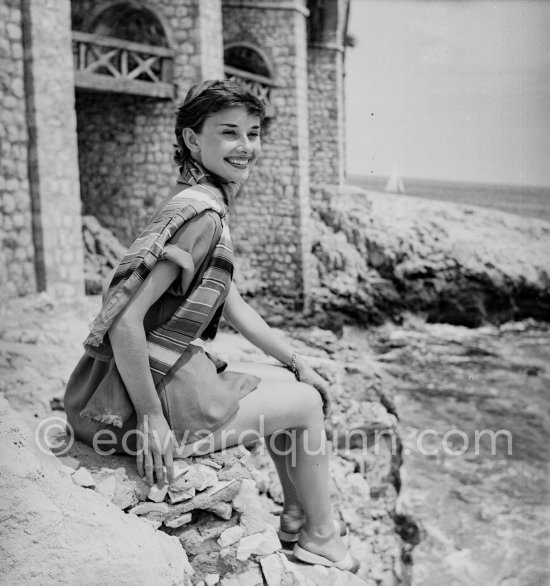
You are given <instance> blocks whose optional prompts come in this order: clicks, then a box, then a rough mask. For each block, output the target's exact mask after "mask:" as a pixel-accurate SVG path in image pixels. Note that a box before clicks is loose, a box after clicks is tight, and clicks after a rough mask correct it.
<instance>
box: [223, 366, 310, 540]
mask: <svg viewBox="0 0 550 586" xmlns="http://www.w3.org/2000/svg"><path fill="white" fill-rule="evenodd" d="M227 370H229V371H232V372H247V373H249V374H254V375H256V376H259V377H260V378H261V379H262V380H263V381H269V382H273V383H280V384H286V383H292V382H296V378H295V376H294V374H292V373H291V372H290V371H289V370H287V369H286V368H284V367H281V366H271V365H266V364H254V363H251V362H241V363H233V364H230V365H229V366H228V368H227ZM265 447H266V449H267V451H268V452H269V455H270V456H271V459H272V460H273V463H274V465H275V469H276V470H277V475H278V477H279V480H280V482H281V488H282V489H283V498H284V505H283V511H282V513H281V519H282V524H283V526H284V529H285V530H287V531H291V532H294V531H298V530H299V529H300V528H301V527H302V525H303V520H304V519H303V517H304V510H303V508H302V504H301V503H300V497H299V495H298V492H297V490H296V487H295V486H294V482H293V481H292V479H291V477H290V475H289V473H288V470H287V460H289V461H290V459H291V455H290V449H291V445H290V438H289V436H288V434H287V433H284V432H283V433H274V434H273V435H270V436H268V437H266V438H265ZM289 463H290V462H289Z"/></svg>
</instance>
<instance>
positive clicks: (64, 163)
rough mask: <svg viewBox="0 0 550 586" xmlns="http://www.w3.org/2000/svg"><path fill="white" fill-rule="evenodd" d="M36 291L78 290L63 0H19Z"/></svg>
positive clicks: (70, 82)
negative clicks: (21, 24)
mask: <svg viewBox="0 0 550 586" xmlns="http://www.w3.org/2000/svg"><path fill="white" fill-rule="evenodd" d="M22 8H23V12H22V14H23V20H22V22H23V45H24V60H25V68H26V69H25V101H26V105H27V124H28V132H29V143H28V144H29V160H30V165H29V168H28V177H29V190H30V195H31V202H32V209H33V237H34V244H35V251H36V252H35V267H36V276H37V288H38V289H39V290H45V289H47V290H48V291H50V292H51V293H52V294H54V295H60V296H74V295H78V294H83V293H84V280H83V260H84V255H83V246H82V223H81V215H80V195H79V179H78V162H77V144H76V116H75V104H74V75H73V62H72V49H71V26H70V2H69V0H23V1H22Z"/></svg>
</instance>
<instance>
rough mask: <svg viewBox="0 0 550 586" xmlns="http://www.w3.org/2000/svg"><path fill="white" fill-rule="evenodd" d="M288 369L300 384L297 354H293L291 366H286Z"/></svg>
mask: <svg viewBox="0 0 550 586" xmlns="http://www.w3.org/2000/svg"><path fill="white" fill-rule="evenodd" d="M286 367H287V368H288V370H290V372H292V374H293V375H294V376H295V377H296V380H297V381H298V382H299V381H300V372H299V370H298V367H297V366H296V352H293V353H292V360H291V362H290V364H287V365H286Z"/></svg>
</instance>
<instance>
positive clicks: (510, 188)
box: [346, 174, 550, 221]
mask: <svg viewBox="0 0 550 586" xmlns="http://www.w3.org/2000/svg"><path fill="white" fill-rule="evenodd" d="M387 181H388V178H387V177H383V176H367V175H355V174H350V175H348V176H347V179H346V184H347V185H350V186H355V187H360V188H362V189H365V190H366V191H375V192H378V193H386V192H385V186H386V182H387ZM403 182H404V185H405V193H404V194H400V195H401V196H402V197H410V196H413V197H418V198H421V199H427V200H435V201H440V202H447V203H456V204H465V205H473V206H476V207H481V208H489V209H496V210H500V211H503V212H507V213H511V214H514V215H519V216H525V217H529V218H538V219H542V220H547V221H550V187H538V186H532V185H506V184H497V183H495V184H492V183H484V182H470V181H445V180H441V179H417V178H406V177H404V178H403ZM392 195H395V194H392Z"/></svg>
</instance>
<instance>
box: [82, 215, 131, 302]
mask: <svg viewBox="0 0 550 586" xmlns="http://www.w3.org/2000/svg"><path fill="white" fill-rule="evenodd" d="M82 237H83V242H84V267H85V279H86V293H87V294H88V295H96V294H99V293H101V288H102V283H103V280H104V279H105V278H106V277H107V276H108V275H109V274H110V273H111V271H112V269H113V268H114V267H116V266H118V263H119V262H120V259H121V258H122V257H123V256H124V254H125V253H126V247H125V246H123V245H122V244H121V243H120V242H119V240H118V239H117V238H116V237H115V236H114V235H113V234H112V232H111V231H110V230H108V229H107V228H104V227H103V226H102V225H101V224H100V223H99V222H98V220H97V219H96V218H95V217H94V216H90V215H84V216H82Z"/></svg>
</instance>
